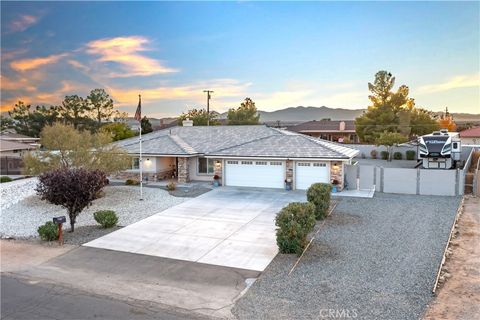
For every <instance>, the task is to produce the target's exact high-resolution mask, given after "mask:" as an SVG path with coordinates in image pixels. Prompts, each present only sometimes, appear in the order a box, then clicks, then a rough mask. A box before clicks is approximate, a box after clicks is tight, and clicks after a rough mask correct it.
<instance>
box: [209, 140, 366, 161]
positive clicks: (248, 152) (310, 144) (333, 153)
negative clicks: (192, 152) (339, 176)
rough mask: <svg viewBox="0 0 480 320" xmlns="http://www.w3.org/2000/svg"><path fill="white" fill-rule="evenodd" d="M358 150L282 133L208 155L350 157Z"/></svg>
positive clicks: (291, 157) (290, 157)
mask: <svg viewBox="0 0 480 320" xmlns="http://www.w3.org/2000/svg"><path fill="white" fill-rule="evenodd" d="M356 153H358V151H356V150H353V149H350V148H346V147H341V146H338V145H333V144H330V143H329V142H327V141H320V140H319V139H315V138H311V137H306V136H304V135H300V134H296V135H295V134H282V135H274V136H270V137H266V138H261V139H258V140H255V141H251V142H248V143H245V144H242V145H239V146H235V147H232V148H228V149H224V150H219V151H215V152H211V153H208V154H207V155H208V156H225V157H266V158H270V157H271V158H288V159H293V158H316V159H318V158H322V159H350V158H351V157H353V156H354V155H355V154H356Z"/></svg>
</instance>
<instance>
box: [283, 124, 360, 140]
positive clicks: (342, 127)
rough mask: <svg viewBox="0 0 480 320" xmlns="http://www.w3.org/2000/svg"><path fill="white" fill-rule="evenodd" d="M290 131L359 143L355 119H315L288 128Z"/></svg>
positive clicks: (325, 138)
mask: <svg viewBox="0 0 480 320" xmlns="http://www.w3.org/2000/svg"><path fill="white" fill-rule="evenodd" d="M287 129H288V130H290V131H293V132H298V133H302V134H305V135H307V136H311V137H318V138H321V139H324V140H328V141H334V142H341V143H359V139H358V136H357V133H356V132H355V121H354V120H318V121H317V120H313V121H308V122H304V123H300V124H297V125H295V126H291V127H288V128H287Z"/></svg>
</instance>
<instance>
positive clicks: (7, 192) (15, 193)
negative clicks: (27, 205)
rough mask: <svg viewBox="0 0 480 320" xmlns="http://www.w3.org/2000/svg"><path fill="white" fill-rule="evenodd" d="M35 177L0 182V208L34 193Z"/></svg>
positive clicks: (3, 208)
mask: <svg viewBox="0 0 480 320" xmlns="http://www.w3.org/2000/svg"><path fill="white" fill-rule="evenodd" d="M36 185H37V178H28V179H20V180H15V181H12V182H6V183H0V209H1V210H2V215H3V210H5V209H7V208H8V207H10V206H11V205H14V204H15V203H17V202H19V201H21V200H23V199H25V198H26V197H28V196H31V195H33V194H35V186H36Z"/></svg>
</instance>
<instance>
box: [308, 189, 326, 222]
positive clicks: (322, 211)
mask: <svg viewBox="0 0 480 320" xmlns="http://www.w3.org/2000/svg"><path fill="white" fill-rule="evenodd" d="M331 192H332V186H331V185H330V184H328V183H314V184H312V185H311V186H310V188H308V190H307V200H308V202H311V203H313V204H314V205H315V218H316V219H317V220H321V219H323V218H325V216H326V215H327V212H328V208H330V193H331Z"/></svg>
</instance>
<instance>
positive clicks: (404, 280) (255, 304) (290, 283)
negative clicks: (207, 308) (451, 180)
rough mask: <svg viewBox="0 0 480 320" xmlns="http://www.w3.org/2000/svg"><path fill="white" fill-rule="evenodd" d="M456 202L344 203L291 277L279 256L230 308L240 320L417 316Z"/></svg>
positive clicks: (388, 197)
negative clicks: (232, 307)
mask: <svg viewBox="0 0 480 320" xmlns="http://www.w3.org/2000/svg"><path fill="white" fill-rule="evenodd" d="M459 202H460V198H459V197H434V196H410V195H393V194H376V195H375V197H374V198H372V199H363V198H343V199H341V200H340V202H339V204H338V206H337V207H336V209H335V211H334V212H333V214H332V215H331V216H330V217H329V218H327V221H326V223H325V225H324V226H323V227H322V230H321V231H320V233H319V234H318V235H317V237H316V239H315V240H314V242H313V243H312V246H311V247H310V249H309V251H308V252H307V253H306V254H305V256H304V257H303V259H302V261H301V262H300V264H299V265H298V266H297V268H296V269H295V270H294V272H293V273H292V274H291V275H290V276H288V272H289V270H290V269H291V267H292V266H293V264H294V263H295V261H296V259H297V256H296V255H282V254H279V255H277V256H276V258H275V259H274V260H273V261H272V263H271V264H270V265H269V267H268V268H267V269H266V270H265V272H264V273H263V274H262V275H261V276H260V277H259V279H258V280H257V281H256V282H255V283H254V284H253V286H252V288H251V289H250V290H249V291H248V292H247V293H246V294H245V296H243V297H242V298H241V299H239V300H238V302H237V304H236V306H235V307H234V309H233V312H234V314H235V315H236V316H237V317H238V318H239V319H322V318H358V319H402V320H403V319H419V318H420V317H421V316H422V314H423V313H424V311H425V308H426V306H427V304H428V303H429V302H430V300H431V299H432V293H431V290H432V288H433V284H434V282H435V276H436V272H437V270H438V266H439V264H440V261H441V259H442V254H443V249H444V246H445V244H446V241H447V239H448V234H449V232H450V228H451V226H452V223H453V220H454V217H455V213H456V210H457V208H458V205H459Z"/></svg>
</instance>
